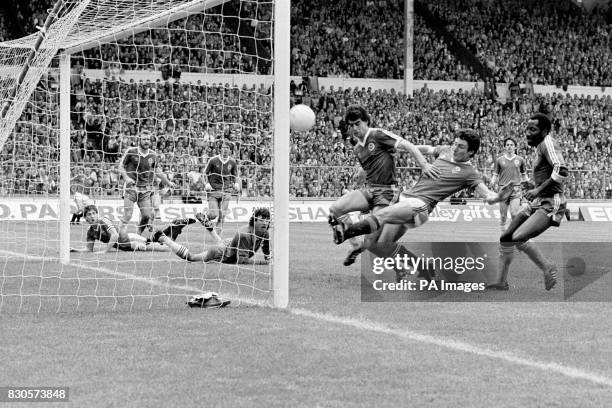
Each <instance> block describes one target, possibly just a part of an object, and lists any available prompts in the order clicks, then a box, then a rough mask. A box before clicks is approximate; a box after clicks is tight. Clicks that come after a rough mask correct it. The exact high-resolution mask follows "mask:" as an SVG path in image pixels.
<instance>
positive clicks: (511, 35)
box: [0, 0, 612, 86]
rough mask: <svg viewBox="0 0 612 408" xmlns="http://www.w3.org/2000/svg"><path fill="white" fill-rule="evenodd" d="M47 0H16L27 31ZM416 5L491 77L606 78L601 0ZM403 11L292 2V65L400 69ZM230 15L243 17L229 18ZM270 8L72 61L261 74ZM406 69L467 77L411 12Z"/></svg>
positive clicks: (137, 39) (354, 0) (192, 21)
mask: <svg viewBox="0 0 612 408" xmlns="http://www.w3.org/2000/svg"><path fill="white" fill-rule="evenodd" d="M52 3H53V1H52V0H39V1H31V2H25V1H18V2H16V5H15V7H16V9H17V13H16V19H17V21H18V23H19V24H17V25H18V26H19V27H23V29H24V30H25V31H26V32H27V33H32V32H35V31H36V26H40V25H42V23H43V22H44V17H45V14H46V13H45V10H47V9H48V8H49V7H51V5H52ZM426 6H427V7H428V8H429V9H430V11H431V12H433V14H434V15H436V16H437V17H438V18H439V19H440V20H441V21H442V22H443V23H444V24H445V28H446V29H447V30H448V31H449V32H450V33H451V34H452V35H453V36H454V37H455V38H456V39H457V40H459V41H460V42H461V43H463V44H464V45H465V46H466V47H467V48H468V49H469V50H470V51H471V52H472V53H473V54H474V56H476V57H477V58H478V59H479V60H480V61H481V62H482V63H484V64H485V65H487V66H489V67H490V68H491V69H492V70H493V72H494V76H495V79H496V81H497V82H505V83H509V82H512V81H519V82H521V83H528V82H530V83H535V84H556V85H559V86H563V85H592V86H610V85H612V74H610V73H611V72H612V50H611V49H610V46H609V44H610V33H611V32H612V31H611V28H610V24H608V21H607V19H608V16H609V14H608V11H607V10H604V9H603V8H601V7H599V8H597V7H596V8H594V9H593V10H591V11H587V10H586V9H580V8H578V6H577V5H575V4H574V2H572V1H571V0H561V1H558V0H545V1H538V2H533V1H529V0H504V1H500V2H492V1H489V0H462V1H451V0H442V1H436V2H427V3H426ZM350 10H359V13H353V12H350ZM403 14H404V11H403V3H402V2H397V1H389V0H338V1H334V2H327V1H324V0H309V1H307V0H296V1H294V2H292V9H291V19H292V21H291V23H292V26H291V44H292V49H291V63H292V74H293V75H308V76H337V77H353V78H402V77H403V74H404V66H403V56H404V40H403V27H404V23H403ZM236 15H238V16H239V17H240V18H241V20H242V21H246V22H248V23H249V24H246V25H245V24H240V25H239V24H237V23H236V22H235V21H236V18H235V16H236ZM271 17H272V3H271V2H266V1H243V2H240V1H238V0H232V1H230V2H228V3H227V4H225V5H224V6H223V7H221V6H218V7H215V8H212V9H209V10H206V11H205V12H204V13H203V14H195V15H193V16H191V17H189V18H187V19H183V20H179V21H176V22H172V23H170V24H169V25H168V28H169V30H149V31H147V32H144V33H140V34H136V35H133V36H130V37H128V38H126V39H123V40H120V41H117V42H116V43H112V44H105V45H101V46H99V47H95V48H93V49H90V50H88V51H84V52H82V53H81V57H82V64H83V65H84V66H85V67H86V68H102V69H109V70H111V71H113V72H120V71H121V70H127V69H140V70H162V69H167V70H169V71H170V72H171V73H172V72H174V73H180V72H248V73H260V74H267V73H269V72H270V71H269V70H270V50H271V47H270V39H271V27H272V23H271ZM0 22H1V21H0ZM245 27H246V28H245ZM240 30H242V31H240ZM245 30H246V31H245ZM1 33H2V29H0V34H1ZM247 38H250V39H253V40H254V41H250V42H249V41H248V40H247ZM171 44H172V46H170V45H171ZM204 49H205V50H206V52H205V51H204ZM414 75H415V78H416V79H429V80H434V79H440V80H454V81H464V80H465V81H470V80H475V79H476V76H475V74H474V73H473V72H472V68H470V67H466V66H464V65H462V64H459V63H458V62H457V60H456V58H455V57H454V55H453V53H452V52H451V51H450V50H449V49H448V48H447V45H446V43H445V42H444V41H443V40H442V39H441V37H439V36H438V35H437V34H436V33H435V32H434V31H433V30H432V28H431V27H428V26H427V24H425V21H424V20H423V19H422V17H421V16H420V15H419V14H418V13H415V20H414Z"/></svg>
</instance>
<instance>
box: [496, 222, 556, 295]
mask: <svg viewBox="0 0 612 408" xmlns="http://www.w3.org/2000/svg"><path fill="white" fill-rule="evenodd" d="M549 227H550V217H549V216H548V215H547V214H546V213H545V212H543V211H536V212H535V213H533V214H532V215H528V214H527V213H519V214H517V215H516V217H514V218H513V219H512V221H511V222H510V226H509V227H508V229H507V230H506V232H505V233H504V234H502V236H501V238H500V260H499V270H500V278H499V282H497V283H495V284H493V285H489V288H491V289H498V290H508V288H509V285H508V281H507V278H508V272H509V270H510V264H511V263H512V260H513V258H514V248H515V247H516V248H517V249H518V250H520V251H522V252H524V253H525V254H526V255H527V256H528V257H529V259H531V261H532V262H533V263H535V264H536V266H537V267H538V268H540V270H541V271H542V272H543V274H544V285H545V288H546V290H550V289H552V288H553V287H554V286H555V284H556V283H557V276H556V273H557V268H556V266H555V265H554V264H553V263H552V262H550V261H549V260H548V259H547V258H546V257H545V256H544V255H543V254H542V252H541V251H540V250H539V249H538V248H537V246H536V245H535V244H534V243H533V242H530V241H529V239H531V238H534V237H537V236H538V235H540V234H542V233H543V232H544V231H546V230H547V229H548V228H549Z"/></svg>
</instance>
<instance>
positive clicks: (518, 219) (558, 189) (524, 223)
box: [489, 113, 569, 290]
mask: <svg viewBox="0 0 612 408" xmlns="http://www.w3.org/2000/svg"><path fill="white" fill-rule="evenodd" d="M550 130H551V122H550V119H549V117H548V116H547V115H545V114H543V113H536V114H535V115H533V116H532V117H531V118H530V119H529V121H528V122H527V144H529V146H532V147H535V148H536V158H535V161H534V163H533V181H534V184H535V187H534V188H533V189H531V190H529V191H526V192H525V193H524V197H525V199H527V200H529V203H528V205H527V206H526V207H524V208H523V209H522V210H521V211H520V212H519V213H518V214H517V215H516V216H515V217H514V219H512V221H511V222H510V225H509V226H508V229H507V230H506V232H504V233H503V234H502V236H501V237H500V239H499V240H500V265H499V270H500V271H501V274H500V279H499V282H498V283H496V284H493V285H489V288H490V289H497V290H508V289H509V285H508V281H507V276H508V271H509V269H510V264H511V263H512V259H513V258H514V248H515V247H516V248H517V249H518V250H519V251H521V252H524V253H525V254H527V256H528V257H529V258H530V259H531V260H532V261H533V263H535V264H536V265H537V266H538V268H540V270H542V273H543V274H544V287H545V288H546V290H550V289H552V288H553V287H554V286H555V284H556V283H557V267H556V266H555V265H554V264H553V263H552V262H551V261H550V260H548V259H546V258H545V257H544V255H543V254H542V252H540V250H539V249H538V248H537V247H536V246H535V244H534V243H533V242H531V241H529V240H530V239H531V238H535V237H537V236H538V235H541V234H542V233H543V232H544V231H546V230H547V229H548V228H550V227H551V226H552V227H558V226H559V225H560V224H561V220H562V219H563V217H564V216H565V209H566V199H565V195H564V194H563V182H564V181H565V179H566V178H567V176H568V175H569V170H568V168H567V166H566V165H565V160H563V155H562V154H561V150H560V148H559V144H558V143H557V142H556V141H555V139H553V138H552V136H550V134H549V133H550Z"/></svg>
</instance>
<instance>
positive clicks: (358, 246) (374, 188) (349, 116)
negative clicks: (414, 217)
mask: <svg viewBox="0 0 612 408" xmlns="http://www.w3.org/2000/svg"><path fill="white" fill-rule="evenodd" d="M344 121H345V123H346V125H347V134H348V135H349V136H351V137H352V139H353V140H354V141H355V144H354V152H355V155H356V156H357V160H358V161H359V163H360V164H361V167H362V169H363V173H364V174H365V184H366V186H365V188H362V189H358V190H355V191H352V192H350V193H347V194H345V195H344V196H342V197H340V198H339V199H338V200H336V201H335V202H334V203H333V204H332V205H331V207H330V208H329V224H330V225H331V226H332V228H334V226H336V225H338V224H350V223H351V218H350V214H349V213H351V212H355V211H361V212H364V211H372V212H373V213H374V214H376V213H377V212H378V211H379V210H380V209H382V208H384V207H386V206H388V205H390V204H393V203H395V202H397V200H398V198H399V193H400V191H399V189H398V187H397V180H396V169H395V156H394V154H395V152H396V151H404V152H409V153H410V154H411V155H412V156H413V157H414V158H415V160H416V161H417V163H418V165H419V166H420V167H421V169H422V172H423V175H425V176H427V177H430V178H432V179H435V178H437V177H438V175H439V172H438V170H437V169H436V167H435V166H433V165H431V164H430V163H428V162H427V160H425V158H424V157H423V155H422V154H421V152H420V151H419V150H418V149H417V147H416V146H415V145H413V144H412V143H410V142H409V141H407V140H405V139H403V138H401V137H400V136H397V135H395V134H393V133H391V132H389V131H387V130H384V129H379V128H374V127H370V116H369V115H368V113H367V112H366V110H365V109H364V108H363V107H361V106H349V107H348V109H347V111H346V114H345V117H344ZM399 228H400V227H397V229H398V230H399ZM391 229H392V228H391V227H390V228H389V231H388V234H387V236H388V237H390V238H389V239H393V238H395V236H394V234H393V231H391ZM402 234H403V233H402ZM402 234H399V236H401V235H402ZM399 236H398V237H397V238H399ZM377 240H378V234H373V235H372V236H368V237H366V238H365V240H364V241H363V243H360V242H358V241H356V240H353V241H352V242H351V245H352V246H353V249H351V251H350V252H349V254H348V255H347V257H346V259H345V261H344V265H351V264H352V263H354V262H355V259H356V258H357V256H359V254H360V253H361V252H363V250H364V249H366V248H368V247H370V246H371V245H372V244H373V243H374V242H376V241H377Z"/></svg>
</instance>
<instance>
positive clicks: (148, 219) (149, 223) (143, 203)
mask: <svg viewBox="0 0 612 408" xmlns="http://www.w3.org/2000/svg"><path fill="white" fill-rule="evenodd" d="M138 208H139V209H140V221H139V223H138V233H139V234H142V233H143V231H144V230H145V229H147V230H148V231H149V232H153V218H154V217H155V215H154V214H153V204H152V202H151V193H150V192H149V193H148V194H147V193H143V194H142V197H139V199H138Z"/></svg>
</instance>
